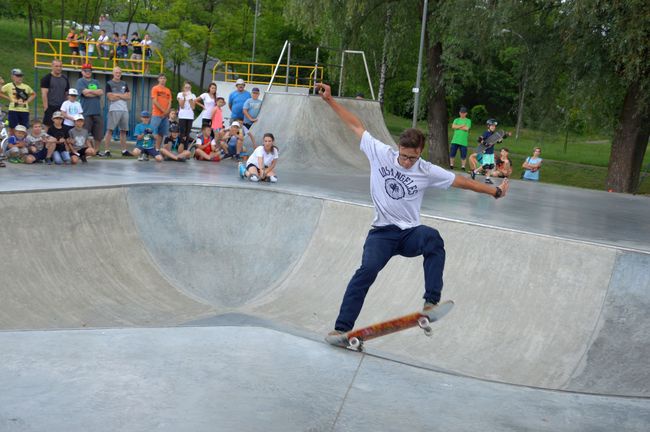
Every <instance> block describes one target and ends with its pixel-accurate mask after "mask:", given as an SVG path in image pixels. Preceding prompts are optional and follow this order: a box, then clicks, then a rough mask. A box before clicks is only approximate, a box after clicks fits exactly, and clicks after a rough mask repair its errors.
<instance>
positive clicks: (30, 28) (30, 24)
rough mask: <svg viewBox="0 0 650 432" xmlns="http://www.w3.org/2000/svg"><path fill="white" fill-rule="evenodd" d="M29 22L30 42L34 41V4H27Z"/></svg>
mask: <svg viewBox="0 0 650 432" xmlns="http://www.w3.org/2000/svg"><path fill="white" fill-rule="evenodd" d="M27 21H29V40H31V41H33V40H34V28H33V27H32V21H34V15H33V13H32V4H31V3H28V4H27Z"/></svg>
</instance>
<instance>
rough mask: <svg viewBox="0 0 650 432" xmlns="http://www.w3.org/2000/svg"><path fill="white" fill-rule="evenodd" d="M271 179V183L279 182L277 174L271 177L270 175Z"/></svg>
mask: <svg viewBox="0 0 650 432" xmlns="http://www.w3.org/2000/svg"><path fill="white" fill-rule="evenodd" d="M269 181H270V182H271V183H277V182H278V178H277V177H276V176H271V177H269Z"/></svg>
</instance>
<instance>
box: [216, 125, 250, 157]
mask: <svg viewBox="0 0 650 432" xmlns="http://www.w3.org/2000/svg"><path fill="white" fill-rule="evenodd" d="M219 143H220V147H221V150H223V152H224V153H225V154H226V155H225V156H224V158H229V157H232V158H234V159H235V160H240V159H241V156H240V153H241V152H242V150H243V148H244V133H243V132H242V130H241V125H240V124H239V122H238V121H233V122H232V123H231V124H230V128H228V130H227V131H226V132H225V133H223V134H222V136H221V139H220V140H219Z"/></svg>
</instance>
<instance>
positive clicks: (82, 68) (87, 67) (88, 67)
mask: <svg viewBox="0 0 650 432" xmlns="http://www.w3.org/2000/svg"><path fill="white" fill-rule="evenodd" d="M92 68H93V65H91V64H90V63H84V64H82V65H81V70H87V69H90V70H92Z"/></svg>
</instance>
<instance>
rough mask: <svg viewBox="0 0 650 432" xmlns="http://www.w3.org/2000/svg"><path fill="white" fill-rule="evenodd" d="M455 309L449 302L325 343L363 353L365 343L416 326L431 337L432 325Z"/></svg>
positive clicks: (337, 336)
mask: <svg viewBox="0 0 650 432" xmlns="http://www.w3.org/2000/svg"><path fill="white" fill-rule="evenodd" d="M453 307H454V302H453V301H451V300H448V301H445V302H443V303H440V304H439V305H437V306H435V307H433V308H431V309H429V310H427V311H419V312H414V313H411V314H408V315H404V316H401V317H397V318H393V319H391V320H388V321H384V322H379V323H376V324H372V325H369V326H368V327H362V328H360V329H356V330H350V331H349V332H347V333H343V334H340V335H333V336H327V337H325V341H326V342H327V343H329V344H332V345H336V346H341V347H344V348H352V349H356V350H357V351H363V343H364V342H365V341H368V340H370V339H375V338H378V337H381V336H385V335H387V334H391V333H395V332H398V331H401V330H406V329H408V328H411V327H415V326H419V327H420V328H421V329H422V330H424V334H425V335H426V336H431V335H433V329H432V328H431V324H433V323H434V322H436V321H439V320H440V319H442V318H443V317H444V316H445V315H447V314H448V313H449V311H451V309H452V308H453Z"/></svg>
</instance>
